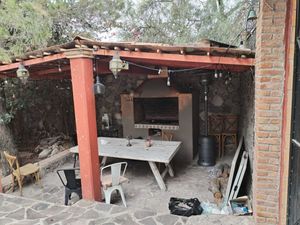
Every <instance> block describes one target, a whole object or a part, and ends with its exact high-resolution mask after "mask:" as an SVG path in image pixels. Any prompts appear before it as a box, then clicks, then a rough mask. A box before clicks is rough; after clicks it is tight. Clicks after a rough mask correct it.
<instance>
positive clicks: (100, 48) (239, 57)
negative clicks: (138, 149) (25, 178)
mask: <svg viewBox="0 0 300 225" xmlns="http://www.w3.org/2000/svg"><path fill="white" fill-rule="evenodd" d="M116 53H118V54H119V56H120V58H121V59H122V60H124V61H126V62H127V63H128V65H129V69H128V70H121V71H120V72H119V73H118V76H120V77H121V76H123V75H126V76H132V77H134V76H140V75H144V76H145V77H146V80H151V81H152V80H160V81H163V82H165V84H166V86H169V84H168V82H169V83H170V82H171V86H172V81H173V80H175V78H176V79H179V80H180V79H189V78H190V77H189V74H187V73H192V74H193V77H196V79H197V77H198V78H199V77H201V76H202V75H206V76H210V77H214V75H215V74H216V72H217V73H220V72H223V73H228V74H229V73H240V74H241V75H240V76H243V74H242V73H245V72H247V71H250V70H251V69H252V68H253V66H254V52H253V51H251V50H248V49H239V48H236V47H232V46H229V45H226V44H222V43H218V42H214V41H209V40H205V41H202V42H200V43H198V44H195V45H189V46H188V45H185V46H170V45H165V44H152V43H127V42H98V41H94V40H89V39H86V38H82V37H76V38H75V39H74V41H72V42H70V43H66V44H63V45H59V46H52V47H49V48H46V49H42V50H38V51H33V52H30V53H27V54H26V55H24V56H22V57H19V58H14V59H12V62H2V63H1V65H0V77H1V78H9V77H16V70H17V69H18V67H19V66H20V64H22V65H24V66H25V68H26V69H27V70H28V71H29V73H30V77H29V80H39V79H70V80H71V82H72V93H73V99H74V112H75V119H76V133H77V141H78V150H79V151H78V152H79V158H80V176H81V183H82V197H83V199H86V200H95V201H100V200H101V199H102V197H101V191H100V190H101V188H100V179H101V177H100V171H99V168H100V163H99V157H98V144H99V143H98V142H97V137H98V136H102V134H101V133H97V122H96V121H97V120H96V102H95V94H94V89H93V85H94V80H95V77H96V76H98V75H99V76H100V78H102V77H107V76H112V75H111V74H112V73H111V71H110V69H109V61H110V60H111V59H112V57H113V56H114V55H115V54H116ZM228 77H229V75H228ZM158 78H159V79H158ZM190 88H191V87H188V88H187V89H190ZM150 89H151V88H150ZM152 90H153V92H155V91H156V89H152ZM195 91H198V92H199V90H197V89H195ZM135 94H136V93H134V92H133V93H131V92H130V93H126V94H125V95H123V96H122V97H121V98H123V99H126V98H128V97H129V98H130V97H134V96H135ZM185 101H186V100H185V99H183V102H185ZM131 102H132V101H131ZM122 107H123V108H122V116H123V118H122V120H123V121H125V122H124V123H123V126H124V124H126V123H127V124H128V123H129V122H128V117H127V118H126V117H125V116H124V115H127V114H126V113H127V112H126V110H128V107H126V104H123V105H122ZM182 111H184V110H182ZM196 112H197V111H196ZM192 114H195V112H192ZM197 116H198V114H197ZM179 117H180V115H179ZM182 117H183V118H186V117H188V116H187V114H182ZM195 121H197V120H195ZM195 124H196V123H195ZM136 126H141V125H140V123H139V124H135V125H134V127H131V128H127V130H126V129H125V130H123V135H124V136H127V135H128V134H133V133H134V132H141V133H143V131H141V130H138V131H136V130H135V131H133V130H132V129H133V128H134V129H147V132H149V131H148V129H156V128H157V127H155V126H154V127H148V126H146V127H143V128H140V127H136ZM143 126H145V125H143ZM164 126H165V125H164ZM186 126H188V127H190V126H194V124H193V120H191V121H189V123H186ZM195 126H197V125H195ZM158 128H161V127H158ZM171 128H173V127H171ZM180 128H183V126H181V125H179V129H180ZM176 129H177V128H176ZM198 129H199V128H195V130H198ZM183 130H185V129H183ZM151 132H152V130H151ZM148 135H149V133H148ZM177 135H178V137H180V134H177ZM198 135H199V132H193V133H191V136H193V139H188V140H186V139H184V138H183V139H182V140H181V139H180V138H179V139H178V141H182V142H183V144H184V145H185V146H184V149H188V148H191V149H192V150H191V155H190V156H189V157H190V159H189V160H186V161H189V162H191V160H192V159H193V158H195V156H196V154H197V148H196V146H197V137H198ZM141 136H142V137H143V138H145V136H146V135H145V134H144V133H143V135H141ZM135 137H137V135H135ZM186 143H189V144H186ZM100 151H101V148H100ZM182 155H184V154H182Z"/></svg>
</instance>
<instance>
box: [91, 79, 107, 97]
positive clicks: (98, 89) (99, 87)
mask: <svg viewBox="0 0 300 225" xmlns="http://www.w3.org/2000/svg"><path fill="white" fill-rule="evenodd" d="M94 93H95V94H99V95H103V94H104V93H105V86H104V84H102V83H101V82H100V78H99V76H98V75H97V76H96V83H95V84H94Z"/></svg>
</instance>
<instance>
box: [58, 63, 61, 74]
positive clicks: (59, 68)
mask: <svg viewBox="0 0 300 225" xmlns="http://www.w3.org/2000/svg"><path fill="white" fill-rule="evenodd" d="M58 72H61V66H60V62H58Z"/></svg>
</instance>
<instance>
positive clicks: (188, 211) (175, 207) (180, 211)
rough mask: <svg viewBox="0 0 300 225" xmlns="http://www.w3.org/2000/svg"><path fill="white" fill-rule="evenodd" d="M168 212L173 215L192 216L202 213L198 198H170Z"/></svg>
mask: <svg viewBox="0 0 300 225" xmlns="http://www.w3.org/2000/svg"><path fill="white" fill-rule="evenodd" d="M169 210H170V213H171V214H173V215H178V216H187V217H189V216H192V215H200V214H201V213H202V212H203V209H202V207H201V204H200V201H199V200H198V198H190V199H184V198H170V202H169Z"/></svg>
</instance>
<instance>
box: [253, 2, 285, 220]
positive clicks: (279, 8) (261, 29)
mask: <svg viewBox="0 0 300 225" xmlns="http://www.w3.org/2000/svg"><path fill="white" fill-rule="evenodd" d="M286 4H287V1H285V0H276V1H275V0H271V1H270V0H269V1H261V4H260V5H261V8H260V13H259V18H258V22H257V41H256V47H257V49H256V77H255V148H254V176H253V178H254V181H253V182H254V185H253V194H254V202H253V204H254V216H255V220H256V224H278V223H279V208H280V206H279V201H280V198H279V183H280V163H281V131H282V107H283V86H284V78H285V67H284V62H285V45H284V34H285V22H286ZM270 5H271V6H272V7H273V8H274V10H272V9H271V8H270V7H269V6H270Z"/></svg>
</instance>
